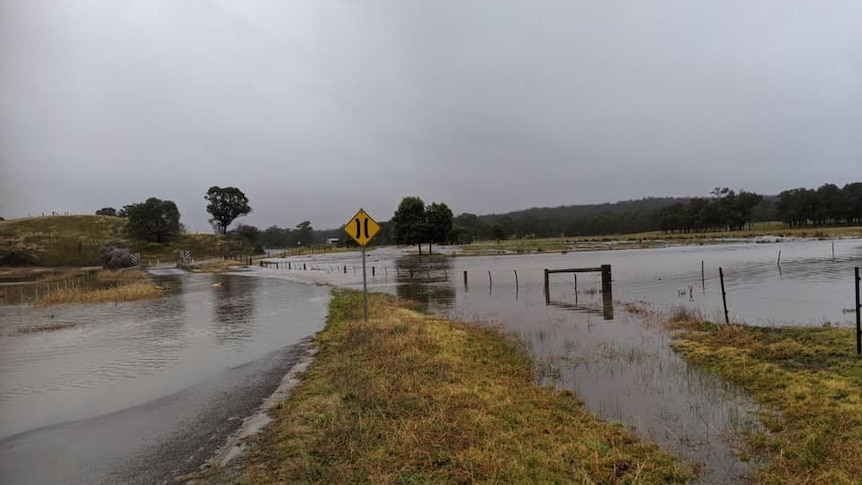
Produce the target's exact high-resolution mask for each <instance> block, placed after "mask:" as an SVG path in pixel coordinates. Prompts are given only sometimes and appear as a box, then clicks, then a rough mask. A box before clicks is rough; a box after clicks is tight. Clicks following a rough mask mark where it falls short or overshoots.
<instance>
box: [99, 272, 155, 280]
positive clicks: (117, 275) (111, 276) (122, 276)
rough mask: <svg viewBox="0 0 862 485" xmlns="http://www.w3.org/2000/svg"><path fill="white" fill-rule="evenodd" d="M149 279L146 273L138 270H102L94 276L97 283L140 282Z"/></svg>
mask: <svg viewBox="0 0 862 485" xmlns="http://www.w3.org/2000/svg"><path fill="white" fill-rule="evenodd" d="M147 278H149V275H147V272H146V271H142V270H139V269H134V270H126V271H113V270H109V269H106V270H102V271H99V272H98V273H97V274H96V279H97V280H99V281H140V280H145V279H147Z"/></svg>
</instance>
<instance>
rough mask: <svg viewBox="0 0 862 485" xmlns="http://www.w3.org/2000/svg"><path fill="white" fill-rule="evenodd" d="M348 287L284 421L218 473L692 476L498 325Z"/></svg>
mask: <svg viewBox="0 0 862 485" xmlns="http://www.w3.org/2000/svg"><path fill="white" fill-rule="evenodd" d="M370 307H371V315H370V321H369V323H365V322H363V319H362V294H361V293H359V292H355V291H347V290H337V291H335V293H334V297H333V300H332V303H331V305H330V313H329V319H328V325H327V328H326V330H324V331H323V332H321V333H320V334H319V335H318V338H317V342H318V344H319V346H320V353H319V354H318V356H317V359H316V360H315V362H314V364H313V365H312V367H311V368H310V369H309V371H308V372H307V373H306V375H305V376H304V378H303V380H302V382H301V383H300V384H299V385H298V387H297V388H296V389H295V391H294V393H293V394H292V396H291V397H290V399H289V400H288V401H286V402H284V403H282V405H280V406H278V409H277V410H276V411H275V416H274V417H275V422H274V423H273V424H272V425H271V426H270V427H269V428H268V429H267V430H266V431H265V432H264V433H263V435H262V436H261V437H260V438H259V441H258V443H257V445H256V446H255V447H254V448H253V451H252V452H251V454H250V455H249V456H248V457H246V458H244V459H243V460H244V461H243V462H242V463H240V467H239V468H241V470H240V472H239V476H238V477H233V476H232V477H225V475H226V474H230V472H229V471H227V470H217V471H216V472H214V476H211V477H210V478H209V479H210V480H215V482H216V483H221V482H222V481H230V483H245V484H264V483H265V484H269V483H376V484H388V483H601V484H614V483H684V482H686V481H687V480H688V479H690V477H691V474H690V471H689V469H688V468H687V467H685V466H684V465H681V464H679V463H678V462H677V461H676V460H675V459H674V458H673V457H672V456H671V455H669V454H667V453H665V452H663V451H662V450H660V449H659V448H658V446H657V445H655V444H652V443H645V442H642V441H639V440H637V439H635V438H634V437H633V436H632V435H631V434H630V433H629V432H628V431H627V430H626V429H624V428H623V427H622V426H620V425H614V424H607V423H604V422H601V421H599V420H598V419H597V418H595V417H594V416H593V415H592V414H590V413H589V412H588V411H586V410H585V409H584V408H583V407H582V403H581V402H580V401H579V400H578V399H577V398H575V397H574V396H572V395H571V394H570V393H566V392H561V391H555V390H552V389H549V388H545V387H541V386H539V385H537V384H535V383H534V382H535V381H534V368H533V363H532V362H531V360H530V358H529V357H528V355H527V354H526V352H525V351H524V350H523V349H522V348H521V347H520V345H519V344H518V343H517V342H514V341H513V340H511V339H510V338H508V337H506V336H504V335H503V334H502V333H500V332H499V331H497V330H494V329H488V328H479V327H477V326H471V325H467V324H462V323H457V322H452V321H447V320H441V319H438V318H435V317H431V316H428V315H423V314H420V313H418V312H415V311H412V310H409V309H407V308H404V307H403V306H399V305H398V304H397V302H396V301H395V300H394V299H393V298H392V297H389V296H383V295H371V301H370Z"/></svg>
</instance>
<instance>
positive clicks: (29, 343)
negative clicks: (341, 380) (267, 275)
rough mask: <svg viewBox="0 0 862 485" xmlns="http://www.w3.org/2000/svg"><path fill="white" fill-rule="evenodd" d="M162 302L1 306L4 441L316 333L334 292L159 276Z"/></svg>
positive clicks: (173, 387) (161, 391)
mask: <svg viewBox="0 0 862 485" xmlns="http://www.w3.org/2000/svg"><path fill="white" fill-rule="evenodd" d="M155 281H156V282H157V283H159V284H161V285H163V286H165V287H166V288H167V289H168V295H167V296H166V297H164V298H159V299H156V300H148V301H140V302H129V303H120V304H103V305H70V306H55V307H44V308H36V307H31V306H29V305H14V306H0V322H2V325H0V440H3V439H5V438H8V437H10V436H13V435H18V434H21V433H25V432H28V431H31V430H35V429H39V428H45V427H48V426H52V425H57V424H61V423H69V422H73V421H79V420H85V419H89V418H93V417H96V416H102V415H106V414H109V413H113V412H117V411H120V410H124V409H128V408H131V407H134V406H136V405H139V404H142V403H147V402H151V401H154V400H157V399H159V398H162V397H165V396H169V395H172V394H175V393H177V392H179V391H181V390H183V389H186V388H189V387H191V386H194V385H196V384H199V383H201V382H204V381H206V380H207V379H209V378H212V377H213V376H216V375H217V374H218V373H219V372H222V371H224V370H225V369H228V368H235V367H238V366H240V365H243V364H247V363H250V362H252V361H255V360H256V359H260V358H262V357H264V356H266V355H268V354H269V353H272V352H274V351H276V350H278V349H282V348H284V347H286V346H288V345H291V344H294V343H296V342H299V341H300V340H302V339H304V338H308V337H309V336H311V335H313V334H314V333H315V332H316V331H317V330H319V329H321V328H322V327H323V324H324V316H325V314H326V306H327V304H328V300H329V291H328V290H327V289H326V288H320V287H315V286H312V285H305V284H301V283H296V282H290V281H279V280H268V279H260V278H242V277H239V276H230V275H193V274H186V275H184V276H162V277H156V278H155Z"/></svg>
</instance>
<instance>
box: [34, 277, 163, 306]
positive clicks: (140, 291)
mask: <svg viewBox="0 0 862 485" xmlns="http://www.w3.org/2000/svg"><path fill="white" fill-rule="evenodd" d="M163 294H164V288H162V287H161V286H159V285H156V284H155V283H151V282H134V283H129V284H123V285H118V286H115V287H112V288H87V287H80V286H79V287H77V288H60V289H57V290H55V291H52V292H50V293H48V294H47V295H44V296H42V297H40V298H39V299H38V300H36V301H35V302H34V305H37V306H46V305H62V304H69V303H109V302H122V301H135V300H146V299H150V298H158V297H160V296H162V295H163Z"/></svg>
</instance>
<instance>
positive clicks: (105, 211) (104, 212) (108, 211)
mask: <svg viewBox="0 0 862 485" xmlns="http://www.w3.org/2000/svg"><path fill="white" fill-rule="evenodd" d="M96 215H97V216H111V217H117V209H114V208H113V207H102V208H101V209H99V210H97V211H96Z"/></svg>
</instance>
